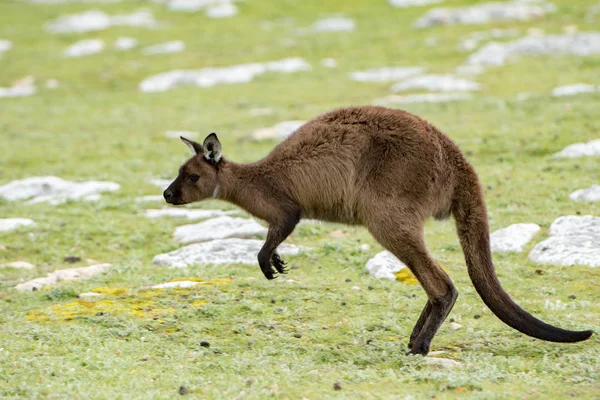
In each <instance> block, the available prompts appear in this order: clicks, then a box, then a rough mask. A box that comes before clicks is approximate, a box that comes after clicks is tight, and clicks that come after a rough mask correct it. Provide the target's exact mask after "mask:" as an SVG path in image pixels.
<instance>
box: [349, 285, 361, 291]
mask: <svg viewBox="0 0 600 400" xmlns="http://www.w3.org/2000/svg"><path fill="white" fill-rule="evenodd" d="M350 289H352V290H360V286H352V287H351V288H350Z"/></svg>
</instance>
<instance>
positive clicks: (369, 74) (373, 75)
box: [348, 67, 425, 82]
mask: <svg viewBox="0 0 600 400" xmlns="http://www.w3.org/2000/svg"><path fill="white" fill-rule="evenodd" d="M424 71H425V68H423V67H381V68H372V69H367V70H363V71H355V72H351V73H350V74H349V75H348V77H349V78H350V79H351V80H353V81H357V82H391V81H398V80H400V79H406V78H408V77H410V76H414V75H417V74H422V73H423V72H424Z"/></svg>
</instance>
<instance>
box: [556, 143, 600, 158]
mask: <svg viewBox="0 0 600 400" xmlns="http://www.w3.org/2000/svg"><path fill="white" fill-rule="evenodd" d="M589 156H600V139H596V140H591V141H589V142H586V143H575V144H572V145H569V146H567V147H565V148H564V149H562V150H561V151H559V152H558V153H556V154H554V156H553V157H557V158H575V157H589Z"/></svg>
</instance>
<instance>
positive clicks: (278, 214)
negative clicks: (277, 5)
mask: <svg viewBox="0 0 600 400" xmlns="http://www.w3.org/2000/svg"><path fill="white" fill-rule="evenodd" d="M182 139H183V138H182ZM183 140H184V141H185V142H186V144H188V146H190V148H192V149H193V150H194V151H195V152H196V153H198V154H197V156H195V157H194V158H192V159H191V160H189V161H188V162H187V163H186V164H185V165H184V166H182V167H181V169H180V173H179V176H178V177H177V179H176V180H175V181H174V182H173V183H172V184H171V186H169V188H168V189H167V190H166V191H165V198H166V199H167V201H168V202H170V203H172V204H185V203H190V202H194V201H200V200H202V199H205V198H209V197H211V196H213V195H214V196H215V197H216V198H219V199H222V200H225V201H228V202H231V203H233V204H236V205H238V206H240V207H242V208H243V209H245V210H246V211H248V212H249V213H250V214H252V215H254V216H256V217H258V218H260V219H263V220H265V221H266V222H267V223H268V224H269V231H268V234H267V240H266V242H265V244H264V246H263V248H262V249H261V251H260V252H259V254H258V262H259V265H260V267H261V269H262V271H263V273H264V274H265V276H266V277H267V278H268V279H272V278H274V277H275V276H276V274H277V272H279V273H285V272H286V270H285V267H284V263H283V261H282V260H281V259H280V258H279V256H278V255H277V252H276V249H277V246H279V244H281V242H283V241H284V240H285V238H286V237H287V236H288V235H289V234H290V233H292V231H293V230H294V227H295V226H296V224H297V223H298V221H299V220H300V219H301V218H314V219H320V220H324V221H331V222H341V223H346V224H352V225H364V226H365V227H367V229H368V230H369V232H371V234H372V235H373V237H374V238H375V239H376V240H377V241H379V243H381V245H382V246H384V247H385V248H386V249H388V250H389V251H391V252H392V253H393V254H394V255H395V256H396V257H397V258H398V259H400V260H401V261H403V262H404V263H405V264H406V265H407V266H408V267H409V268H410V270H411V271H412V272H413V273H414V274H415V276H416V277H417V279H418V280H419V282H420V283H421V285H422V286H423V288H424V290H425V292H426V293H427V296H428V299H429V300H428V302H427V304H426V305H425V308H424V309H423V312H422V313H421V316H420V318H419V319H418V321H417V324H416V326H415V328H414V330H413V332H412V334H411V337H410V342H409V347H410V351H411V352H412V353H419V354H427V352H428V351H429V346H430V342H431V340H432V339H433V336H434V335H435V333H436V332H437V330H438V328H439V327H440V325H441V324H442V322H443V321H444V319H445V318H446V316H447V315H448V313H449V312H450V310H451V309H452V306H453V305H454V302H455V300H456V297H457V295H458V292H457V290H456V288H455V287H454V284H453V282H452V280H451V279H450V277H449V276H448V275H447V274H446V273H445V272H444V271H443V270H442V269H441V268H440V266H439V264H438V263H437V262H436V261H435V260H434V259H433V258H431V256H430V255H429V253H428V252H427V249H426V247H425V242H424V235H423V226H424V223H425V220H426V219H428V218H429V217H432V216H433V217H435V218H438V219H441V218H446V217H449V216H450V214H451V213H452V214H453V215H454V217H455V219H456V222H457V230H458V235H459V238H460V241H461V245H462V247H463V250H464V253H465V259H466V261H467V266H468V270H469V275H470V276H471V279H472V281H473V283H474V285H475V287H476V289H477V291H478V292H479V294H480V295H481V297H482V298H483V300H484V302H485V303H486V304H487V305H488V306H489V307H490V309H491V310H492V311H493V312H494V313H495V314H496V315H497V316H498V317H499V318H500V319H502V320H503V321H504V322H505V323H507V324H508V325H510V326H512V327H514V328H515V329H518V330H519V331H521V332H524V333H526V334H528V335H530V336H534V337H538V338H541V339H544V340H551V341H559V342H572V341H580V340H584V339H587V338H588V337H589V336H590V335H591V333H592V332H590V331H584V332H573V331H566V330H562V329H559V328H555V327H553V326H550V325H547V324H545V323H543V322H542V321H539V320H537V319H535V318H534V317H533V316H531V315H530V314H528V313H526V312H525V311H523V310H522V309H521V308H520V307H519V306H518V305H517V304H515V303H514V302H513V301H512V300H511V299H510V297H509V296H508V295H507V294H506V293H505V292H504V290H503V289H502V287H501V286H500V283H499V282H498V280H497V278H496V275H495V272H494V266H493V264H492V260H491V253H490V246H489V229H488V224H487V214H486V208H485V203H484V200H483V195H482V192H481V189H480V186H479V183H478V179H477V175H476V174H475V171H474V170H473V168H472V167H471V165H470V164H469V163H468V162H467V161H466V160H465V158H464V157H463V155H462V154H461V152H460V150H459V149H458V147H457V146H456V145H455V144H454V143H453V142H452V141H451V140H450V139H449V138H448V137H446V136H444V135H443V134H442V133H441V132H440V131H439V130H438V129H436V128H435V127H434V126H433V125H431V124H429V123H428V122H427V121H425V120H423V119H421V118H419V117H417V116H415V115H413V114H410V113H408V112H405V111H401V110H391V109H386V108H382V107H356V108H346V109H339V110H335V111H332V112H328V113H326V114H323V115H320V116H318V117H316V118H314V119H313V120H311V121H309V122H307V123H306V124H305V125H303V126H302V127H300V128H299V129H298V130H297V131H296V132H295V133H294V134H292V135H291V136H290V137H289V138H287V139H286V140H285V141H283V142H282V143H281V144H279V145H278V146H276V147H275V148H274V149H273V151H272V152H271V153H270V154H269V155H268V156H266V157H265V158H263V159H262V160H260V161H257V162H255V163H250V164H236V163H233V162H231V161H229V160H226V159H224V158H222V157H221V154H220V143H219V142H218V139H217V138H216V135H214V134H211V135H210V136H209V137H208V138H207V139H206V141H205V142H204V144H203V145H200V144H198V143H194V142H191V141H188V140H187V139H183ZM215 149H216V150H215ZM190 176H195V177H198V179H197V181H196V182H192V181H193V180H194V179H190Z"/></svg>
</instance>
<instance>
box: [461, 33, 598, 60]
mask: <svg viewBox="0 0 600 400" xmlns="http://www.w3.org/2000/svg"><path fill="white" fill-rule="evenodd" d="M544 54H545V55H553V56H554V55H575V56H588V55H593V54H600V32H582V33H574V34H561V35H546V36H530V37H524V38H522V39H518V40H515V41H512V42H508V43H496V42H492V43H489V44H487V45H485V46H484V47H482V48H481V49H479V50H478V51H477V52H475V53H473V54H472V55H471V56H470V57H469V59H468V61H467V62H468V63H469V64H474V65H503V64H505V63H506V61H507V59H508V58H509V57H517V56H523V55H544Z"/></svg>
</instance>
